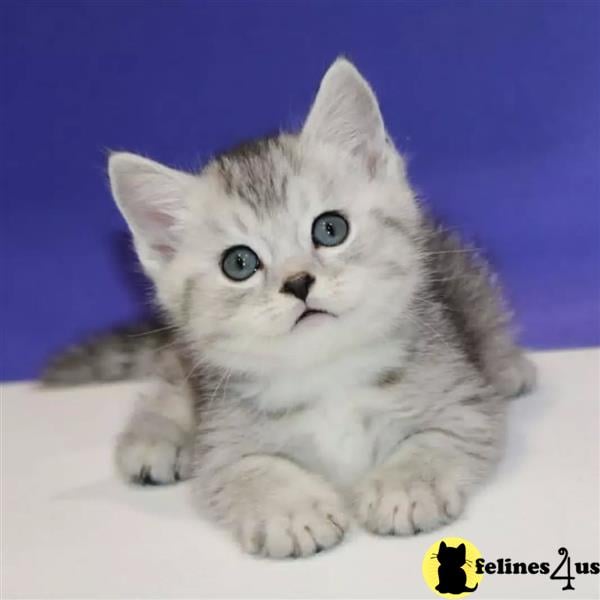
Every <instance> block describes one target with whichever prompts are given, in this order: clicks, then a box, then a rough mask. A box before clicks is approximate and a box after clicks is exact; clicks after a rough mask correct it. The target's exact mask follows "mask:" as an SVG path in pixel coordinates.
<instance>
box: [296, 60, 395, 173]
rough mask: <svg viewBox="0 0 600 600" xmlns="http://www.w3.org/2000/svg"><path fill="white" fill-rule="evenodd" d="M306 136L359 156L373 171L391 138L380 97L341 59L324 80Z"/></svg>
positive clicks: (303, 132)
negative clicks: (383, 115)
mask: <svg viewBox="0 0 600 600" xmlns="http://www.w3.org/2000/svg"><path fill="white" fill-rule="evenodd" d="M302 137H304V138H306V139H309V140H316V141H321V142H325V143H327V144H331V145H333V146H336V147H337V148H338V149H339V150H342V151H344V152H347V153H348V154H351V155H354V156H357V157H358V158H360V159H361V160H363V161H364V162H365V164H366V165H367V166H368V167H369V169H371V170H372V169H373V168H375V167H376V166H377V163H378V161H380V160H381V159H382V158H383V156H384V153H385V151H386V148H387V142H386V138H387V136H386V132H385V126H384V124H383V118H382V116H381V111H380V110H379V104H378V103H377V98H376V97H375V94H374V93H373V90H372V89H371V87H370V86H369V84H368V83H367V82H366V81H365V79H364V78H363V77H362V75H361V74H360V73H359V72H358V70H357V69H356V67H355V66H354V65H353V64H352V63H350V62H349V61H347V60H346V59H344V58H338V59H337V60H336V61H335V62H334V63H333V65H331V67H329V70H328V71H327V73H325V76H324V77H323V79H322V80H321V85H320V87H319V91H318V93H317V97H316V98H315V101H314V103H313V105H312V108H311V110H310V113H309V115H308V117H307V119H306V122H305V124H304V128H303V129H302Z"/></svg>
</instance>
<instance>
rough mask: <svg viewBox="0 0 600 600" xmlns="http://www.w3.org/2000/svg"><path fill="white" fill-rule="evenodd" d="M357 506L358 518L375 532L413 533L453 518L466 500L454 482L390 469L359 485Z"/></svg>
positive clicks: (438, 525)
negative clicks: (424, 477) (426, 478)
mask: <svg viewBox="0 0 600 600" xmlns="http://www.w3.org/2000/svg"><path fill="white" fill-rule="evenodd" d="M408 471H409V470H408ZM355 507H356V515H357V519H358V521H359V522H360V523H361V524H362V525H363V526H364V527H365V528H366V529H368V530H369V531H371V532H373V533H377V534H380V535H414V534H416V533H419V532H421V531H431V530H433V529H437V528H438V527H441V526H442V525H445V524H447V523H450V522H451V521H453V520H454V519H455V518H456V517H458V516H459V515H460V513H461V512H462V510H463V507H464V501H463V497H462V494H461V493H460V491H459V489H458V486H455V485H453V484H452V482H449V481H442V480H435V479H434V478H432V479H431V480H429V479H428V480H427V481H425V480H424V479H423V478H421V477H420V476H419V474H418V473H414V474H413V475H412V476H411V474H410V472H407V470H404V471H402V470H401V469H392V468H389V469H383V470H381V471H380V472H379V473H377V474H374V475H373V476H371V477H370V478H368V479H367V480H366V481H364V482H363V483H362V484H360V485H359V486H358V488H357V489H356V491H355Z"/></svg>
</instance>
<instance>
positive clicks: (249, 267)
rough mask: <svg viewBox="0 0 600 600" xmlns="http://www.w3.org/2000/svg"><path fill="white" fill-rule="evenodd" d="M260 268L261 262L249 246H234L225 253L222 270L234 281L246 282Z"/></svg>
mask: <svg viewBox="0 0 600 600" xmlns="http://www.w3.org/2000/svg"><path fill="white" fill-rule="evenodd" d="M259 268H260V260H258V256H256V253H255V252H254V251H253V250H251V249H250V248H248V246H234V247H233V248H229V250H225V252H223V259H222V260H221V269H222V270H223V273H225V275H227V277H229V279H233V281H244V280H245V279H248V278H249V277H252V275H254V273H256V271H258V269H259Z"/></svg>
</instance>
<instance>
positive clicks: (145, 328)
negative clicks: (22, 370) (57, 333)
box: [40, 322, 172, 386]
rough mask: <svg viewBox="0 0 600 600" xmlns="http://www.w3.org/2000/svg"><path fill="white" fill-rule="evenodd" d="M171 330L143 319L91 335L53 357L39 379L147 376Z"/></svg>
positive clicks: (74, 381)
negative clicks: (139, 321)
mask: <svg viewBox="0 0 600 600" xmlns="http://www.w3.org/2000/svg"><path fill="white" fill-rule="evenodd" d="M171 332H172V329H171V328H170V327H164V326H161V325H160V324H158V323H156V322H144V323H139V324H137V325H133V326H128V327H120V328H118V329H114V330H112V331H110V332H106V333H102V334H98V335H95V336H91V337H90V338H88V339H87V340H84V341H83V342H82V343H81V344H77V345H74V346H71V347H70V348H67V349H66V350H65V351H63V352H60V353H58V354H57V355H55V356H53V357H51V358H50V360H49V361H48V363H47V364H46V366H45V367H44V369H43V370H42V373H41V376H40V380H41V382H42V383H43V384H45V385H51V386H59V385H65V386H68V385H78V384H83V383H92V382H109V381H123V380H126V379H137V378H143V377H148V376H149V375H151V374H152V372H153V365H154V364H155V356H156V351H157V350H158V349H159V348H160V347H162V346H165V345H166V344H168V343H169V341H170V340H171V336H172V333H171Z"/></svg>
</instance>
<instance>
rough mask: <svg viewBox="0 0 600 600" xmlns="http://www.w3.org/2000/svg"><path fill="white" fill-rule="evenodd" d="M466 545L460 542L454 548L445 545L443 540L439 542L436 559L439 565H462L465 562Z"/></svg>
mask: <svg viewBox="0 0 600 600" xmlns="http://www.w3.org/2000/svg"><path fill="white" fill-rule="evenodd" d="M466 552H467V550H466V547H465V545H464V544H460V545H459V546H457V547H456V548H454V547H453V546H447V545H446V543H445V542H443V541H442V542H440V547H439V548H438V553H437V559H438V561H439V563H440V564H441V565H444V566H447V567H462V566H463V565H464V564H465V562H466Z"/></svg>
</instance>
